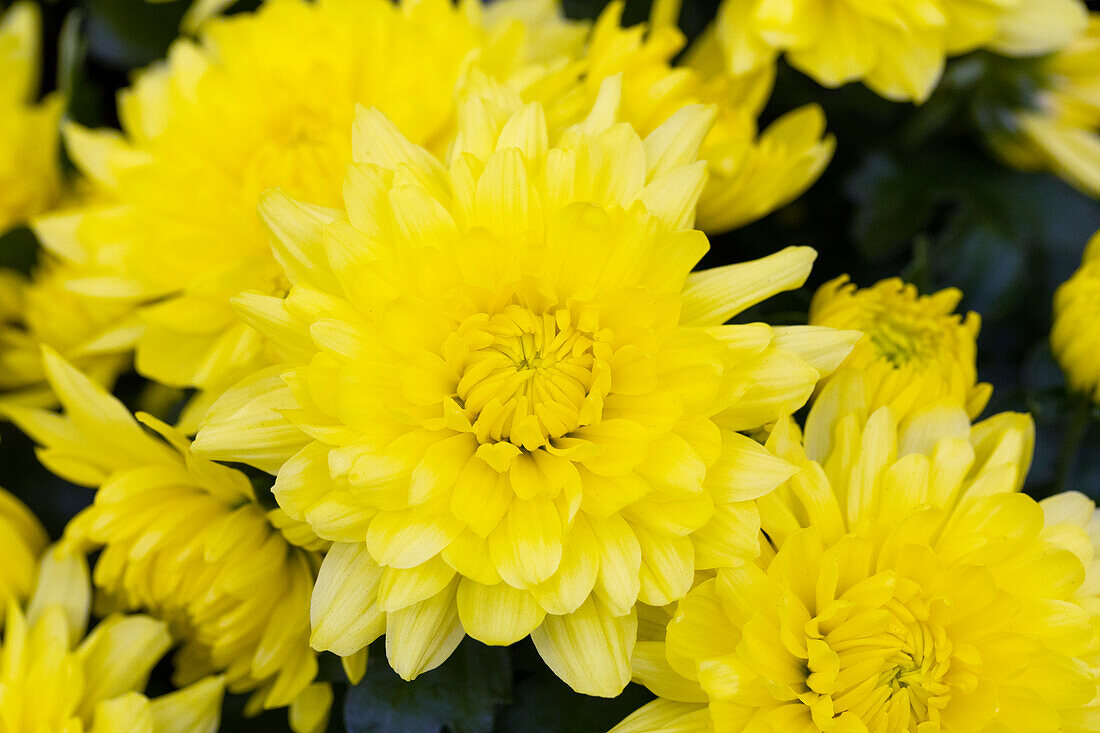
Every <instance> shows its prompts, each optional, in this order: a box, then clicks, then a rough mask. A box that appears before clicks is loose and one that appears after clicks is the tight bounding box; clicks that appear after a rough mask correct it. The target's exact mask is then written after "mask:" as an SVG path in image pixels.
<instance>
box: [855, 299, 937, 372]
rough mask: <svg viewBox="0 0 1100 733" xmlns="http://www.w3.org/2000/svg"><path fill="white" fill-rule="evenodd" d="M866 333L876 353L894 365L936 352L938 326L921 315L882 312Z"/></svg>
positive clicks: (923, 358)
mask: <svg viewBox="0 0 1100 733" xmlns="http://www.w3.org/2000/svg"><path fill="white" fill-rule="evenodd" d="M867 333H868V338H870V340H871V343H872V344H874V346H875V349H876V350H877V351H878V353H879V355H880V356H882V358H884V359H886V360H887V361H889V362H890V363H891V364H894V365H895V366H904V365H906V364H910V363H913V362H918V363H919V362H921V361H924V360H925V358H926V357H928V356H934V355H935V354H936V349H937V343H938V338H937V337H938V329H937V328H936V324H935V323H932V322H930V321H929V319H928V318H926V317H923V316H922V315H921V314H916V313H905V312H896V311H894V312H883V313H881V314H879V316H878V318H877V319H876V321H875V322H874V324H873V325H872V326H871V327H870V328H869V330H868V332H867Z"/></svg>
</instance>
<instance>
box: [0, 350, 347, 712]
mask: <svg viewBox="0 0 1100 733" xmlns="http://www.w3.org/2000/svg"><path fill="white" fill-rule="evenodd" d="M43 361H44V363H45V368H46V373H47V377H48V378H49V381H50V384H51V386H52V387H53V388H54V390H55V392H56V394H57V395H58V397H59V399H60V401H61V404H62V405H63V407H64V409H65V415H64V416H63V417H62V416H58V415H57V414H55V413H52V412H46V411H43V410H34V409H30V408H22V407H12V408H9V409H8V415H9V417H11V418H12V419H13V420H14V421H15V423H16V424H17V425H19V427H20V428H22V429H23V430H24V431H25V432H27V434H28V435H30V436H31V437H32V438H33V439H34V440H35V441H36V442H38V443H39V444H40V445H41V446H42V447H41V448H40V449H39V450H38V455H39V459H40V460H41V461H42V463H43V464H44V465H45V466H46V467H47V468H49V469H50V470H52V471H53V472H54V473H56V474H57V475H59V476H61V477H62V478H65V479H67V480H69V481H72V482H74V483H77V484H81V485H85V486H93V487H97V491H96V496H95V501H94V503H93V504H92V506H91V507H89V508H88V509H86V510H84V511H83V512H81V513H80V514H79V515H77V517H76V518H75V519H73V520H72V522H71V523H70V524H69V526H68V528H67V529H66V533H65V539H66V541H67V542H68V543H71V544H72V545H73V546H77V547H79V548H80V549H82V550H84V551H88V552H91V551H97V550H98V551H100V554H99V559H98V561H97V562H96V567H95V584H96V587H97V588H98V589H100V590H101V591H102V597H103V598H102V603H101V605H102V607H103V609H104V610H106V611H135V610H140V611H143V612H145V613H149V614H151V615H153V616H155V617H156V618H158V619H162V620H163V621H165V622H167V623H168V625H169V627H170V629H171V631H172V634H173V636H174V637H175V638H176V639H177V640H179V641H180V642H181V646H180V648H179V651H178V653H177V654H176V656H175V677H174V680H175V682H176V683H177V684H179V685H186V684H190V683H192V682H193V681H195V680H197V679H199V678H202V677H204V676H206V675H209V674H213V673H218V674H223V675H224V677H225V681H226V684H227V685H228V688H229V689H230V690H231V691H232V692H253V695H252V698H251V700H250V702H249V704H248V706H247V708H246V712H247V713H250V714H251V713H258V712H260V711H261V710H263V709H270V708H279V707H284V706H287V705H289V706H290V708H291V709H290V716H291V722H292V725H293V727H294V729H295V730H296V731H298V733H314V732H316V731H321V730H323V729H324V726H325V723H326V722H327V717H328V709H329V705H330V704H331V701H332V692H331V690H330V689H329V687H328V685H324V684H313V682H314V678H315V677H316V675H317V669H318V667H317V658H316V653H315V652H314V651H313V650H312V649H310V648H309V599H310V595H311V593H312V592H313V582H314V577H315V575H316V569H317V567H318V566H319V564H320V555H319V553H318V550H321V549H323V548H324V547H325V546H327V543H323V542H321V541H320V540H318V539H317V538H316V537H315V536H314V535H313V534H312V533H311V532H309V530H308V528H306V527H304V526H302V525H299V524H298V523H295V522H292V521H290V520H289V519H288V518H287V517H286V516H285V515H284V514H283V513H282V512H281V511H280V510H278V509H276V510H274V511H271V512H268V511H265V510H264V509H263V508H262V507H261V506H260V505H259V503H258V502H257V499H256V495H255V492H254V490H253V488H252V485H251V483H250V482H249V480H248V478H247V477H246V476H245V475H244V474H242V473H240V472H239V471H236V470H233V469H231V468H228V467H226V466H220V465H217V464H214V463H210V462H208V461H203V460H200V459H197V458H195V457H193V456H192V455H191V454H190V451H189V446H188V441H187V440H186V439H185V438H184V437H182V436H181V435H179V434H178V433H177V432H175V431H174V430H173V429H172V428H169V427H168V426H166V425H164V424H163V423H160V422H158V421H157V420H155V419H154V418H152V417H150V416H148V415H143V414H139V420H140V421H141V422H142V423H143V424H144V425H145V426H147V427H149V428H151V429H152V430H153V431H155V432H157V433H159V434H160V436H161V437H163V438H164V440H159V439H157V438H155V437H153V436H151V435H149V434H148V433H146V432H145V431H143V430H142V428H141V426H140V425H139V424H138V422H136V421H135V420H134V419H133V418H132V417H131V416H130V413H129V411H128V410H127V409H126V408H125V407H123V405H122V404H121V403H120V402H118V401H117V400H116V399H114V398H113V397H111V396H110V395H109V394H107V393H106V392H105V391H103V389H102V388H100V387H99V386H98V385H96V384H94V383H93V382H91V381H90V380H89V379H88V378H87V377H85V376H84V375H82V374H81V373H80V372H78V371H76V370H75V369H74V368H73V367H72V366H70V365H69V364H67V363H66V362H64V361H63V360H62V359H61V358H60V357H59V356H58V355H57V354H56V353H55V352H51V351H46V352H45V354H44V358H43ZM365 661H366V659H365V656H361V657H359V658H356V659H352V660H349V662H348V665H349V669H351V670H352V671H353V672H355V673H356V674H359V673H361V671H362V668H363V663H364V662H365Z"/></svg>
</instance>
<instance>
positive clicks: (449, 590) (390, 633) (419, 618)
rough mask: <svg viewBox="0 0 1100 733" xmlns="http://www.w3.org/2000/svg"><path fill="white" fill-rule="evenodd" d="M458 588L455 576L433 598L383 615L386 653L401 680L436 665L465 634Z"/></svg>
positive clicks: (444, 658)
mask: <svg viewBox="0 0 1100 733" xmlns="http://www.w3.org/2000/svg"><path fill="white" fill-rule="evenodd" d="M457 587H458V579H457V578H456V579H455V580H453V581H452V582H451V584H450V585H449V586H447V587H446V588H445V589H444V590H442V591H440V592H439V593H438V594H436V595H435V596H433V597H432V598H429V599H428V600H426V601H421V602H420V603H416V604H413V605H411V606H407V607H405V608H402V609H401V610H400V611H395V612H393V613H390V614H389V615H388V617H387V618H386V656H387V657H388V658H389V660H390V666H392V667H393V670H394V671H395V672H397V674H398V675H400V676H401V678H402V679H404V680H412V679H415V678H416V676H417V675H419V674H420V673H421V672H427V671H429V670H432V669H435V668H436V667H438V666H439V665H440V664H442V663H443V662H445V661H446V660H447V657H449V656H451V653H452V652H453V651H454V650H455V649H456V648H457V647H458V644H459V642H461V641H462V638H463V637H464V636H465V633H464V632H463V630H462V624H461V623H459V620H458V608H457V605H456V603H455V592H456V590H457Z"/></svg>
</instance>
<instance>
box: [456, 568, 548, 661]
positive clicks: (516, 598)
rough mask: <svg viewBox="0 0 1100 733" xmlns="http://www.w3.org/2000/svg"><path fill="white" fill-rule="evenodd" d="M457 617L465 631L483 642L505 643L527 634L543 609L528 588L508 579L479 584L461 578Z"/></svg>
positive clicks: (539, 619)
mask: <svg viewBox="0 0 1100 733" xmlns="http://www.w3.org/2000/svg"><path fill="white" fill-rule="evenodd" d="M457 603H458V617H459V619H460V620H461V621H462V627H463V628H464V629H465V630H466V633H467V634H469V635H470V636H472V637H473V638H475V639H477V640H478V641H480V642H481V643H483V644H489V645H491V646H508V645H509V644H514V643H516V642H517V641H519V640H520V639H522V638H524V637H525V636H527V635H528V634H530V633H531V632H532V631H533V630H534V629H535V628H536V627H537V626H538V625H539V624H540V623H542V619H543V617H544V616H545V615H546V612H545V611H543V610H542V608H540V607H539V604H538V603H537V602H536V601H535V598H534V596H533V595H531V593H530V591H525V590H518V589H516V588H513V587H512V586H510V585H508V584H507V583H497V584H496V585H482V584H481V583H478V582H477V581H474V580H470V579H469V578H463V579H462V580H461V581H460V582H459V584H458V595H457Z"/></svg>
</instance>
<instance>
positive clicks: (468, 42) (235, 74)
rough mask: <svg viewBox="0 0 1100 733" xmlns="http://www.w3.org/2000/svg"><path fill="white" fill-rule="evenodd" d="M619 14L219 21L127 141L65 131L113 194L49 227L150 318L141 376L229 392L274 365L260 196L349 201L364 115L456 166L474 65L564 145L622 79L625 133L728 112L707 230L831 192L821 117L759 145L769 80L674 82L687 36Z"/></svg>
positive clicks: (180, 58)
mask: <svg viewBox="0 0 1100 733" xmlns="http://www.w3.org/2000/svg"><path fill="white" fill-rule="evenodd" d="M621 12H622V6H621V3H614V4H612V5H611V6H610V7H609V8H608V9H607V10H606V11H605V13H604V15H603V16H602V18H601V20H600V21H599V23H598V24H597V27H596V28H595V29H594V31H593V32H592V35H591V38H590V39H589V40H588V42H587V43H586V42H585V39H586V33H587V30H588V27H587V25H586V24H581V23H571V22H567V21H565V20H563V18H562V17H561V14H560V9H559V4H558V2H557V0H504V1H502V2H495V3H492V4H491V5H488V6H486V7H484V8H482V6H481V4H480V3H479V2H476V1H475V0H464V2H462V3H460V4H459V5H458V6H457V7H456V6H455V5H454V4H452V3H451V2H450V1H449V0H422V1H419V2H412V0H406V2H404V3H402V4H396V5H395V4H394V3H392V2H390V1H389V0H322V1H321V2H318V3H307V2H304V1H303V0H271V2H267V3H265V4H264V6H263V7H262V8H261V9H260V10H259V11H258V12H256V13H254V14H239V15H236V16H233V17H231V18H226V19H212V20H210V21H209V22H207V23H206V24H205V25H204V26H203V33H202V38H201V42H200V43H198V44H196V43H193V42H191V41H181V42H179V43H177V44H176V45H175V46H174V47H173V49H172V50H171V51H170V53H169V58H168V60H167V62H166V63H165V64H162V65H160V66H157V67H155V68H153V69H152V70H150V71H148V72H146V73H144V74H142V75H141V76H140V78H139V79H138V81H137V83H136V84H135V85H134V86H133V87H132V88H131V89H129V90H127V91H126V92H124V93H123V95H122V97H121V99H120V117H121V119H122V126H123V130H124V131H125V132H124V134H123V135H121V136H120V135H119V134H118V133H117V132H114V131H100V132H90V131H87V130H82V129H80V128H77V127H71V128H69V129H68V134H67V142H68V144H69V148H70V151H71V152H72V154H73V157H74V158H75V160H76V162H77V164H78V165H79V166H80V167H81V168H82V170H83V171H84V172H85V173H86V174H87V176H88V177H89V178H90V179H92V180H93V181H94V182H95V184H96V190H97V192H98V194H99V195H100V196H101V197H102V199H104V200H103V201H102V202H101V203H100V204H97V205H96V206H94V207H89V208H87V209H85V210H83V211H81V212H79V213H77V214H74V215H72V216H66V217H60V218H54V219H47V220H45V221H43V222H42V223H41V224H40V225H39V226H38V227H36V230H37V232H38V233H39V235H40V237H41V238H42V239H43V240H44V242H45V245H46V246H47V248H49V249H51V250H52V251H54V252H55V253H56V254H57V255H58V256H59V257H61V258H63V259H65V260H69V261H74V262H76V263H78V269H79V270H80V271H81V272H82V273H83V277H82V278H81V279H80V281H79V282H76V283H73V284H72V285H71V288H72V289H73V290H74V291H75V292H78V293H80V294H81V295H82V297H84V298H90V299H109V300H113V301H115V302H119V303H124V304H128V305H129V307H133V308H137V309H139V311H140V315H141V318H142V321H143V323H144V330H143V331H142V332H141V333H140V334H139V335H136V336H134V338H133V339H132V342H136V349H137V360H136V361H137V369H138V371H139V372H141V373H142V374H144V375H146V376H149V377H150V378H153V379H155V380H157V381H159V382H162V383H165V384H171V385H174V386H199V387H204V388H207V389H212V390H215V391H216V390H220V389H221V388H223V387H224V386H226V385H227V383H229V382H231V381H233V380H235V379H236V378H237V377H239V376H241V375H242V374H244V373H247V372H248V371H250V370H251V369H252V368H254V367H255V366H256V365H257V364H259V363H263V362H264V359H265V354H264V346H263V343H262V342H261V340H260V339H259V338H258V337H257V335H256V334H255V332H254V331H252V330H251V329H249V328H247V327H245V326H244V325H243V324H241V323H240V321H239V320H238V319H237V318H236V316H235V314H234V311H233V310H232V308H231V307H230V305H229V300H230V298H231V297H233V296H234V295H236V294H237V293H239V292H242V291H245V290H251V289H255V290H260V291H262V292H265V293H268V294H279V293H281V292H282V290H283V289H284V288H285V283H284V282H283V280H282V279H281V275H280V274H279V269H278V266H277V264H276V263H275V262H274V260H273V259H272V258H271V256H270V252H269V247H268V241H267V236H266V234H265V232H264V231H263V227H262V226H261V224H260V222H259V219H258V218H257V217H256V214H255V207H256V202H257V200H258V196H259V193H260V192H261V191H263V190H264V189H265V188H267V187H269V186H274V185H278V186H280V187H282V188H284V189H285V190H287V191H288V192H289V193H290V194H292V195H294V196H297V197H300V198H302V199H304V200H308V201H311V202H315V203H318V204H324V205H335V204H337V203H338V202H339V201H340V196H341V193H340V186H339V181H340V180H341V176H342V173H343V169H344V167H345V165H346V164H347V163H349V162H350V161H351V150H350V147H349V144H348V140H349V137H348V130H349V129H350V125H351V122H352V118H353V116H354V111H355V107H356V105H357V104H359V103H362V104H364V105H367V106H373V107H377V108H379V109H381V110H383V111H384V112H385V113H386V114H387V115H388V116H389V117H390V118H392V119H393V120H394V122H395V123H396V124H397V126H398V127H399V128H400V129H401V131H402V133H403V134H404V135H405V136H406V137H407V138H408V139H410V140H412V141H413V142H414V143H416V144H418V145H422V146H424V147H425V148H427V149H428V150H429V151H431V152H432V153H433V154H434V155H436V156H437V157H440V158H442V157H443V156H444V154H445V153H446V151H447V149H448V147H449V145H450V144H451V142H452V139H453V137H454V130H455V120H456V110H455V106H454V98H455V95H454V89H455V85H456V83H457V82H458V81H459V80H460V79H462V78H465V77H466V76H467V75H468V74H469V71H470V69H471V68H472V67H473V66H476V67H477V68H478V69H480V71H481V72H483V73H485V74H488V75H490V76H491V77H493V78H495V79H497V80H501V81H507V82H508V84H509V85H510V86H511V87H512V88H513V89H515V90H517V91H519V92H520V93H521V94H522V95H523V97H524V99H525V101H539V102H542V103H544V105H545V106H546V109H547V117H548V120H549V122H550V126H551V128H552V129H554V130H558V131H560V129H561V128H564V127H566V126H569V125H571V124H574V123H576V122H578V121H579V120H580V119H581V118H583V117H584V115H585V114H587V110H588V109H590V107H591V103H592V101H593V100H594V99H595V97H596V95H597V94H598V90H599V88H600V85H601V84H602V82H603V80H604V79H605V78H607V77H608V76H611V75H615V74H619V73H621V74H622V75H623V90H624V91H623V95H624V105H623V109H624V111H623V119H625V120H626V121H629V122H632V123H633V124H635V126H636V127H637V128H638V129H639V130H640V131H641V133H642V134H643V135H646V134H648V133H649V132H650V131H652V130H653V129H654V128H656V127H657V126H658V125H659V124H660V123H662V122H664V121H665V120H666V119H668V117H669V116H670V115H672V114H674V113H675V112H676V111H677V110H678V109H680V108H681V107H683V106H685V105H688V104H693V103H697V102H715V103H718V104H719V105H720V107H721V111H720V115H719V122H718V124H717V125H716V127H715V130H714V132H713V133H712V135H711V136H710V138H708V140H707V142H706V143H705V154H706V156H708V160H709V162H710V163H711V176H710V181H711V183H710V184H709V185H708V186H707V187H706V191H705V193H704V200H703V206H702V208H701V210H700V217H701V221H702V223H703V224H705V225H706V226H709V227H714V228H728V227H732V226H736V225H738V224H741V223H744V222H746V221H749V220H751V219H753V218H756V217H759V216H762V215H764V214H766V213H768V212H769V211H771V210H772V209H774V208H776V207H777V206H780V205H782V204H784V203H786V202H787V201H789V200H790V199H791V198H793V197H794V196H796V195H798V194H799V193H800V192H801V191H802V190H804V189H805V188H806V187H807V186H808V185H809V184H810V183H812V182H813V181H814V180H815V179H816V178H817V176H818V175H819V173H820V172H821V169H822V168H823V167H824V165H825V164H826V162H827V161H828V159H829V157H830V156H831V154H832V149H833V140H832V138H829V137H827V138H823V137H822V135H823V128H824V120H823V117H822V113H821V111H820V109H818V108H817V107H813V106H811V107H806V108H803V109H801V110H797V111H795V112H794V113H792V115H790V116H788V117H786V118H784V119H783V120H781V121H779V122H777V123H776V124H775V125H773V126H772V127H771V128H769V129H768V130H767V131H765V132H764V133H763V135H761V136H760V137H759V139H758V138H757V134H756V133H757V131H756V124H755V117H756V115H757V113H758V112H759V108H760V107H761V106H762V104H763V100H764V97H766V96H767V93H768V91H769V89H770V81H771V80H770V72H768V73H763V74H760V75H757V77H755V78H754V79H750V80H746V81H744V82H739V83H735V82H733V81H731V80H729V79H728V78H726V77H724V75H723V76H721V77H716V78H713V79H711V78H708V77H705V76H704V75H703V74H702V73H701V72H698V71H694V70H691V69H687V68H674V67H672V66H671V60H672V58H673V57H674V56H675V55H676V53H677V51H678V50H679V49H680V47H681V46H682V44H683V37H682V35H681V34H680V33H679V32H678V31H675V30H673V29H671V28H667V27H666V28H663V29H661V30H659V31H655V32H654V33H652V34H650V35H647V34H646V28H645V27H644V26H638V27H636V28H631V29H623V28H621V27H620V26H619V18H620V15H621ZM714 66H718V64H714ZM395 68H396V69H401V73H400V74H394V73H393V69H395ZM410 89H414V90H416V93H415V94H410V93H409V90H410Z"/></svg>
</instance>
